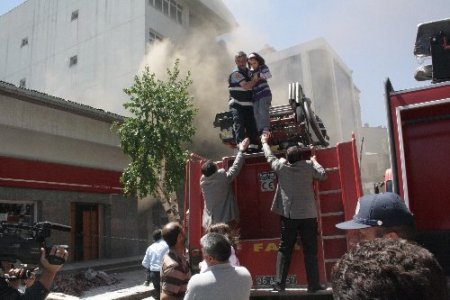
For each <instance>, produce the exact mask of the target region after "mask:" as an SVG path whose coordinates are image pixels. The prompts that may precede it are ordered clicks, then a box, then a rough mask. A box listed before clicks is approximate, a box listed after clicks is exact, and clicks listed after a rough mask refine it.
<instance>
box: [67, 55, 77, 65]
mask: <svg viewBox="0 0 450 300" xmlns="http://www.w3.org/2000/svg"><path fill="white" fill-rule="evenodd" d="M77 63H78V56H77V55H74V56H72V57H71V58H70V60H69V67H72V66H75V65H76V64H77Z"/></svg>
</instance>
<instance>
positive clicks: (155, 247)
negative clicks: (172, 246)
mask: <svg viewBox="0 0 450 300" xmlns="http://www.w3.org/2000/svg"><path fill="white" fill-rule="evenodd" d="M168 251H169V246H168V245H167V243H166V242H165V241H164V240H163V239H160V240H158V241H156V242H154V243H153V244H151V245H150V246H149V247H148V248H147V251H146V252H145V256H144V259H143V260H142V265H143V266H144V268H147V269H150V271H157V272H159V270H160V268H161V261H162V258H163V257H164V255H165V254H166V253H167V252H168Z"/></svg>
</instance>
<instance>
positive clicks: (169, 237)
mask: <svg viewBox="0 0 450 300" xmlns="http://www.w3.org/2000/svg"><path fill="white" fill-rule="evenodd" d="M161 234H162V237H163V239H164V241H166V243H167V245H168V246H169V247H170V248H173V247H175V246H176V245H181V244H184V239H185V238H184V230H183V227H181V225H180V223H178V222H170V223H167V224H166V225H164V227H163V229H162V231H161Z"/></svg>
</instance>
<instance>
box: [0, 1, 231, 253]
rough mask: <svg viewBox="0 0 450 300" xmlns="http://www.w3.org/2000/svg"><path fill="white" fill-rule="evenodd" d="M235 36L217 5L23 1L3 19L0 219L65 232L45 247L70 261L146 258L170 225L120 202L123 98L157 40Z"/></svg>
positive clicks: (155, 210) (154, 205) (136, 203)
mask: <svg viewBox="0 0 450 300" xmlns="http://www.w3.org/2000/svg"><path fill="white" fill-rule="evenodd" d="M234 25H235V22H234V19H233V18H232V17H231V15H230V14H229V12H228V10H227V9H226V8H225V7H224V6H223V4H222V2H221V1H220V0H208V1H202V0H186V1H183V0H178V1H177V0H129V1H128V0H127V1H123V0H65V1H58V0H27V1H25V2H24V3H23V4H21V5H20V6H18V7H16V8H15V9H13V10H11V11H10V12H8V13H6V14H4V15H2V16H0V138H1V140H2V146H1V147H0V219H1V220H10V221H22V222H27V223H33V222H36V221H42V220H48V221H52V222H56V223H62V224H66V225H70V226H72V232H71V233H70V234H67V233H63V232H58V231H54V232H52V236H51V240H50V242H52V241H54V242H57V243H59V244H68V245H69V246H70V248H71V249H72V251H71V252H72V253H73V255H72V259H73V260H88V259H95V258H116V257H123V256H134V255H141V254H142V255H143V253H144V252H145V249H146V247H147V246H148V244H149V243H150V242H151V241H150V240H151V236H150V235H151V232H152V230H153V229H155V228H156V227H159V226H161V225H162V224H164V223H165V222H166V221H167V219H166V217H165V214H164V213H163V212H162V208H161V205H160V204H159V203H158V202H157V201H155V200H150V199H144V200H142V199H141V200H137V199H135V198H127V197H125V196H124V195H123V194H122V192H121V187H120V183H119V177H120V175H121V173H122V171H123V168H124V167H125V166H126V165H127V164H128V160H127V158H126V157H125V156H124V155H123V153H122V151H121V149H120V148H119V139H118V136H117V135H116V134H114V132H112V131H111V125H112V123H113V122H115V121H119V122H120V121H121V120H122V118H123V117H122V116H121V115H120V114H116V113H121V112H123V108H122V103H123V102H124V100H125V94H124V93H123V91H122V89H123V88H125V87H129V86H130V85H131V83H132V80H133V77H134V75H135V74H136V73H137V71H138V68H139V67H140V64H141V62H142V59H143V57H144V56H145V55H146V53H147V51H148V50H149V47H150V45H151V44H152V42H154V41H155V40H159V39H165V38H168V39H170V40H172V41H174V42H177V43H178V42H179V43H182V42H183V39H185V38H187V37H188V36H189V35H190V34H191V33H192V32H193V31H195V29H196V28H199V27H207V28H209V29H212V30H210V32H213V33H214V34H216V35H217V34H221V33H224V32H226V31H228V30H230V28H231V27H232V26H234ZM214 34H212V36H211V38H212V39H213V40H214V41H215V39H214V38H215V35H214ZM7 82H9V83H12V84H14V85H12V84H9V83H7ZM15 85H17V86H19V87H17V86H15ZM37 91H39V92H37ZM50 95H52V96H50ZM65 99H70V101H69V100H65ZM105 100H108V101H105ZM72 101H75V102H72ZM100 103H101V105H99V104H100ZM94 107H99V108H101V109H96V108H94ZM106 111H113V112H114V113H109V112H106Z"/></svg>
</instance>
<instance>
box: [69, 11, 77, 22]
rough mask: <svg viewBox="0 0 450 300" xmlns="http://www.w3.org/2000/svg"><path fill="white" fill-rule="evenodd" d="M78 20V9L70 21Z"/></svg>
mask: <svg viewBox="0 0 450 300" xmlns="http://www.w3.org/2000/svg"><path fill="white" fill-rule="evenodd" d="M76 19H78V9H77V10H74V11H73V12H72V17H71V18H70V21H73V20H76Z"/></svg>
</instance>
